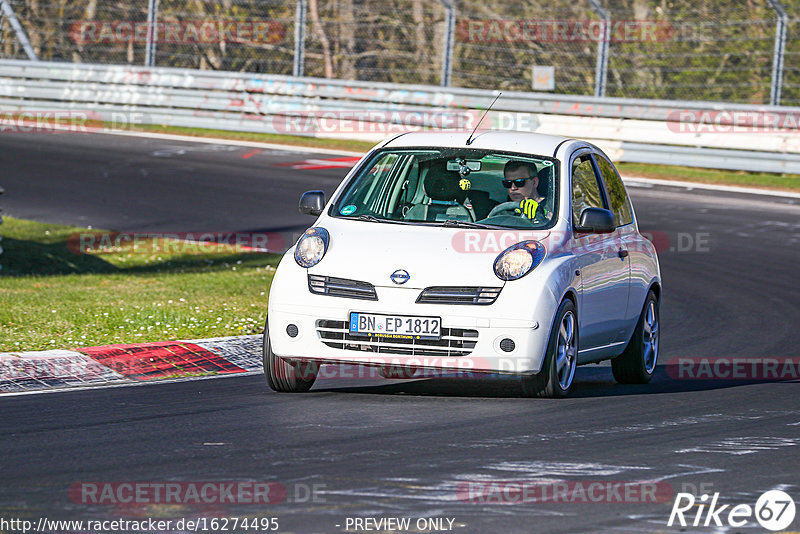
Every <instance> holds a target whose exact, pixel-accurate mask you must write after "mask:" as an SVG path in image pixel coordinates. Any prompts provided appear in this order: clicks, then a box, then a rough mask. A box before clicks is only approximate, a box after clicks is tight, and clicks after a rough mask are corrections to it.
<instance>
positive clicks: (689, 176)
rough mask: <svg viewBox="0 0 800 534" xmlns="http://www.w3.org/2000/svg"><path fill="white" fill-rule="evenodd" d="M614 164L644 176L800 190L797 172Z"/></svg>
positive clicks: (799, 179) (624, 174) (781, 189)
mask: <svg viewBox="0 0 800 534" xmlns="http://www.w3.org/2000/svg"><path fill="white" fill-rule="evenodd" d="M617 168H618V169H619V172H620V173H621V174H622V175H623V176H642V177H644V178H658V179H660V180H677V181H680V182H698V183H703V184H717V185H733V186H740V187H757V188H761V189H775V190H779V191H800V175H797V174H770V173H760V172H747V171H725V170H719V169H701V168H697V167H679V166H673V165H648V164H645V163H618V164H617Z"/></svg>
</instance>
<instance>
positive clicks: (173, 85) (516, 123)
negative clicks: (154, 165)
mask: <svg viewBox="0 0 800 534" xmlns="http://www.w3.org/2000/svg"><path fill="white" fill-rule="evenodd" d="M494 96H495V95H494V94H493V93H492V92H488V91H481V90H474V89H458V88H445V87H438V86H413V85H397V84H385V83H370V82H358V81H344V80H331V79H318V78H298V77H288V76H277V75H259V74H252V73H235V72H217V71H197V70H187V69H172V68H147V67H136V66H108V65H84V64H69V63H47V62H29V61H15V60H0V111H2V112H3V113H6V114H8V113H20V112H28V113H32V112H46V111H48V110H65V111H70V112H73V113H75V112H83V113H88V114H90V115H91V118H95V119H97V120H103V121H107V122H111V123H114V124H115V125H116V127H119V128H125V127H129V126H131V123H133V122H138V123H142V124H164V125H171V126H185V127H197V128H212V129H218V130H235V131H248V132H264V133H290V134H294V135H308V136H314V137H339V138H354V139H365V140H373V141H377V140H380V139H382V138H384V137H386V136H387V135H390V134H391V133H393V132H396V131H402V130H403V129H404V128H405V129H407V130H413V129H418V128H420V127H422V126H427V127H434V128H435V127H442V126H448V125H450V126H452V125H453V124H458V125H460V126H461V127H466V126H474V124H475V122H476V121H477V117H478V116H479V114H478V113H477V112H475V111H474V110H481V109H485V108H486V107H487V106H488V105H489V104H490V102H491V100H492V99H493V98H494ZM469 110H473V112H470V111H469ZM426 113H427V115H426ZM469 113H472V114H469ZM433 116H435V118H433V119H431V117H433ZM442 117H444V119H442ZM787 117H788V118H790V119H792V120H784V119H786V118H787ZM798 117H800V109H798V108H792V107H774V106H772V107H770V106H754V105H733V104H722V103H714V102H672V101H659V100H630V99H619V98H595V97H586V96H564V95H551V94H542V93H522V92H508V93H504V94H503V96H502V97H501V98H500V99H499V100H498V102H497V103H496V104H495V107H494V108H493V111H492V112H491V113H490V114H489V115H488V116H487V119H486V122H485V123H484V125H483V126H482V127H484V126H487V125H494V126H499V127H500V129H515V130H522V131H535V132H541V133H550V134H558V135H564V136H569V137H578V138H582V139H589V140H592V141H593V142H595V143H596V144H598V145H599V146H601V147H602V148H603V149H604V150H606V151H607V152H608V153H609V155H610V156H611V157H612V158H615V159H616V160H618V161H630V162H645V163H662V164H671V165H686V166H695V167H710V168H723V169H736V170H747V171H761V172H781V173H796V174H800V135H798V134H800V130H798V128H800V124H798V123H800V121H797V120H794V118H798ZM773 119H774V120H773ZM323 120H324V121H326V122H325V124H326V125H327V127H321V126H320V123H321V121H323ZM770 121H772V122H770ZM776 121H777V122H776ZM124 123H125V124H124ZM776 124H778V125H779V126H780V127H775V125H776ZM0 126H1V125H0ZM503 127H505V128H503Z"/></svg>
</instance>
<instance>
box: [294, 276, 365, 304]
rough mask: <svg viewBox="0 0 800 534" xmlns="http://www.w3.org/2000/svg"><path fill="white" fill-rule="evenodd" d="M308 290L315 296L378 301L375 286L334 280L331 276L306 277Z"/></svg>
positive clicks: (353, 281) (342, 279)
mask: <svg viewBox="0 0 800 534" xmlns="http://www.w3.org/2000/svg"><path fill="white" fill-rule="evenodd" d="M308 290H309V291H311V292H312V293H316V294H317V295H329V296H331V297H344V298H349V299H363V300H378V294H377V293H375V286H373V285H372V284H370V283H368V282H359V281H358V280H348V279H347V278H334V277H333V276H319V275H316V274H309V275H308Z"/></svg>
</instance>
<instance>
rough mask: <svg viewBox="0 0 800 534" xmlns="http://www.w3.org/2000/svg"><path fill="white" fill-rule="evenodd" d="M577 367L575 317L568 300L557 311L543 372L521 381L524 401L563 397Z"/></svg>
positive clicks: (570, 385) (573, 305) (576, 328)
mask: <svg viewBox="0 0 800 534" xmlns="http://www.w3.org/2000/svg"><path fill="white" fill-rule="evenodd" d="M577 365H578V314H577V311H576V310H575V304H573V303H572V301H571V300H569V299H567V300H565V301H564V302H562V303H561V306H559V307H558V313H557V314H556V320H555V322H554V323H553V329H552V331H551V332H550V339H549V341H548V343H547V354H546V355H545V359H544V363H543V364H542V370H541V371H539V374H536V375H526V376H523V377H522V394H523V395H524V396H526V397H551V398H558V397H566V396H567V395H568V394H569V390H570V387H572V380H573V379H574V378H575V368H576V367H577Z"/></svg>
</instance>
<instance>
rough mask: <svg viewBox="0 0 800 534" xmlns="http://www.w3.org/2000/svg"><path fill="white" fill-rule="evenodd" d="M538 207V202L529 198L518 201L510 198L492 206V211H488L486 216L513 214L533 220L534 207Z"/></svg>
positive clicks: (534, 215)
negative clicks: (508, 200)
mask: <svg viewBox="0 0 800 534" xmlns="http://www.w3.org/2000/svg"><path fill="white" fill-rule="evenodd" d="M538 207H539V203H538V202H536V201H535V200H533V199H531V198H526V199H524V200H521V201H519V202H517V201H516V200H512V201H511V202H503V203H502V204H498V205H497V206H495V207H494V208H492V211H490V212H489V215H488V216H487V217H486V218H487V219H488V218H489V217H497V216H498V215H515V216H517V217H525V218H526V219H531V220H533V218H534V217H536V209H537V208H538Z"/></svg>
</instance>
